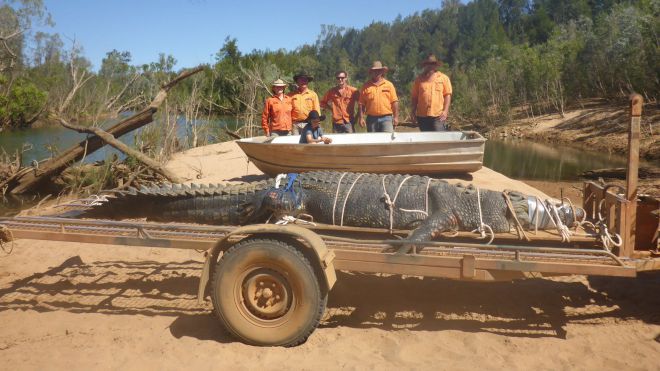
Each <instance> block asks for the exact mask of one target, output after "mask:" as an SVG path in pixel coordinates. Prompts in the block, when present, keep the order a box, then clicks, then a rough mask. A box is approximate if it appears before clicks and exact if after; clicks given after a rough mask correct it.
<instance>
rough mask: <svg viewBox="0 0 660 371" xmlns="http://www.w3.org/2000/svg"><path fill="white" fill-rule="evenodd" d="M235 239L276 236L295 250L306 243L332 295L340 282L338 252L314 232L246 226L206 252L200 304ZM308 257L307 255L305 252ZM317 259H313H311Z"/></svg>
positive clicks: (313, 261)
mask: <svg viewBox="0 0 660 371" xmlns="http://www.w3.org/2000/svg"><path fill="white" fill-rule="evenodd" d="M235 235H247V237H246V238H250V237H253V236H268V235H270V236H274V237H281V238H284V240H285V241H286V242H290V243H293V244H294V247H299V246H300V245H301V244H300V243H299V242H298V240H296V238H300V239H302V240H303V241H304V242H305V244H304V246H305V247H308V248H311V249H309V250H311V252H312V253H313V254H306V255H307V256H308V257H310V259H309V260H310V263H311V264H312V265H313V266H314V268H315V269H316V270H317V271H318V272H322V274H321V275H322V277H319V279H320V280H322V281H321V283H323V284H324V286H325V287H326V288H327V290H328V291H329V290H330V289H332V287H333V286H334V284H335V282H336V281H337V274H336V273H335V267H334V263H333V260H334V258H335V254H334V252H332V250H329V249H328V247H327V246H326V245H325V242H324V241H323V239H322V238H321V237H320V236H319V235H318V234H316V233H314V232H313V231H311V230H309V229H307V228H303V227H299V226H296V225H277V224H255V225H246V226H243V227H239V228H236V229H235V230H233V231H231V232H230V233H228V234H227V235H226V236H225V237H223V238H222V239H221V240H219V241H218V242H217V243H216V244H215V246H213V247H212V248H210V249H209V250H207V251H206V253H205V255H206V260H205V262H204V268H203V269H202V275H201V277H200V279H199V288H198V291H197V301H198V302H199V303H203V302H204V297H205V296H206V290H207V287H208V284H209V281H210V279H211V274H212V269H213V267H215V263H216V262H217V261H218V257H219V255H220V253H221V252H223V251H226V250H227V249H229V248H230V247H231V246H233V245H234V244H235V243H234V242H232V241H230V238H231V237H232V236H235ZM303 253H305V251H303ZM311 257H313V258H311Z"/></svg>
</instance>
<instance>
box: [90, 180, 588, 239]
mask: <svg viewBox="0 0 660 371" xmlns="http://www.w3.org/2000/svg"><path fill="white" fill-rule="evenodd" d="M294 177H295V179H294ZM288 180H289V182H288V183H289V184H288V185H284V184H283V185H280V186H278V187H275V184H274V182H273V180H266V181H259V182H251V183H242V184H237V185H194V184H193V185H189V186H186V185H162V186H156V187H150V188H147V187H143V188H142V189H129V190H128V191H124V192H121V193H118V194H116V195H115V198H112V199H110V201H109V202H107V203H104V204H102V205H100V206H96V207H93V208H91V209H90V210H88V211H87V212H86V215H87V216H95V217H99V216H101V217H114V218H131V217H147V219H148V220H159V221H178V222H194V223H205V224H216V225H244V224H252V223H263V222H266V221H267V220H268V219H269V218H272V217H273V215H274V216H275V218H280V217H281V216H284V215H289V216H293V217H302V216H303V215H305V216H307V217H309V218H310V219H312V220H313V221H314V222H319V223H325V224H332V225H340V226H356V227H371V228H385V229H389V230H393V229H402V230H410V231H411V233H410V234H409V235H408V237H407V239H408V240H409V241H410V242H411V243H415V242H417V243H421V242H424V241H429V240H432V239H434V238H438V237H440V235H441V234H442V233H443V232H451V231H475V230H479V231H481V230H483V229H484V228H489V229H491V230H492V232H494V233H499V232H509V231H510V230H511V229H512V228H516V226H519V228H522V229H528V230H529V229H534V228H538V229H551V228H555V227H556V223H557V222H558V221H561V223H563V224H565V225H571V224H572V223H573V222H574V221H575V220H579V219H581V218H582V217H583V213H584V211H583V210H581V209H575V208H573V207H568V206H567V205H558V207H557V208H554V207H552V206H550V205H549V204H548V203H545V202H544V201H540V200H538V199H537V198H536V197H534V196H528V195H522V194H519V193H503V192H497V191H492V190H486V189H478V188H477V187H474V186H473V185H468V186H464V185H461V184H456V185H453V184H449V183H447V182H446V181H444V180H440V179H435V178H429V177H425V176H417V175H398V174H396V175H395V174H386V175H383V174H368V173H350V172H343V173H342V172H332V171H315V172H307V173H301V174H296V175H292V174H289V176H288ZM287 186H288V187H289V188H288V189H287ZM576 216H577V217H576Z"/></svg>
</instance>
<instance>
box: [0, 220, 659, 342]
mask: <svg viewBox="0 0 660 371" xmlns="http://www.w3.org/2000/svg"><path fill="white" fill-rule="evenodd" d="M0 231H4V236H3V234H0V239H4V240H5V241H11V240H16V239H32V240H47V241H68V242H81V243H94V244H112V245H127V246H145V247H160V248H175V249H195V250H200V251H203V252H204V254H205V256H206V262H205V264H204V267H203V270H202V275H201V278H200V282H199V289H198V300H199V301H200V302H202V301H203V300H205V299H206V298H207V297H208V296H211V300H212V302H213V307H214V310H215V312H216V314H217V315H218V317H219V319H220V321H221V322H222V324H223V325H224V326H225V327H226V328H227V329H228V330H229V332H230V333H232V334H233V335H235V336H236V337H237V338H238V339H240V340H241V341H244V342H246V343H250V344H256V345H296V344H299V343H301V342H302V341H304V340H305V339H306V338H307V336H309V335H310V334H311V332H312V331H313V330H314V329H315V328H316V326H317V324H318V321H319V320H320V316H321V315H322V312H323V308H325V303H326V300H327V295H328V293H329V291H330V290H331V289H332V286H333V285H334V283H335V281H336V273H335V271H336V270H346V271H359V272H374V273H389V274H401V275H414V276H425V277H444V278H450V279H459V280H486V281H489V280H490V281H492V280H511V279H518V278H528V277H540V276H544V275H545V276H555V275H569V274H584V275H602V276H620V277H635V276H636V275H637V273H638V272H640V271H648V270H657V269H660V258H654V257H652V256H645V257H618V256H616V255H615V254H613V253H612V252H610V251H607V250H604V249H602V248H597V245H596V244H595V243H594V241H595V240H594V238H585V237H583V238H578V239H576V240H575V241H573V242H572V244H571V246H572V247H557V246H556V243H555V242H556V238H555V239H553V237H552V236H547V235H546V236H536V240H535V241H532V245H521V244H520V243H521V242H520V241H518V240H517V239H516V237H515V235H513V234H511V235H498V239H497V241H500V240H504V241H506V243H500V244H491V245H485V244H478V243H470V242H463V241H462V240H461V238H460V237H461V236H459V238H458V239H453V240H454V241H449V242H428V243H425V246H426V247H425V249H424V250H423V251H422V252H420V253H416V252H412V253H409V254H402V255H400V254H397V253H396V252H395V251H396V250H397V249H396V248H393V247H396V246H398V245H400V244H401V243H403V241H401V240H399V239H396V238H394V239H392V237H391V236H390V239H386V238H383V237H381V236H386V235H387V232H388V231H385V230H375V229H367V228H351V227H334V226H324V225H319V226H307V227H302V226H299V225H276V224H258V225H248V226H243V227H232V226H206V225H191V224H174V223H173V224H163V223H153V222H119V221H109V220H79V219H68V218H53V217H15V218H0ZM403 232H404V231H394V233H395V235H396V234H402V233H403ZM264 285H265V286H264Z"/></svg>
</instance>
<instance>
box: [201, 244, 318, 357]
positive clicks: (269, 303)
mask: <svg viewBox="0 0 660 371" xmlns="http://www.w3.org/2000/svg"><path fill="white" fill-rule="evenodd" d="M211 299H212V301H213V308H214V310H215V313H216V315H217V316H218V318H219V319H220V322H221V323H222V325H223V326H224V327H225V328H226V329H227V330H228V331H229V332H230V333H231V334H232V335H234V336H236V337H237V338H238V339H240V340H241V341H243V342H245V343H248V344H253V345H267V346H294V345H298V344H300V343H302V342H304V341H305V340H306V339H307V337H308V336H309V335H310V334H311V333H312V332H313V331H314V329H315V328H316V326H317V325H318V323H319V321H320V320H321V316H322V315H323V312H324V311H325V305H326V303H327V293H322V290H321V286H320V284H319V280H318V278H317V277H316V275H315V274H314V269H313V268H312V266H311V264H310V263H309V261H308V260H307V259H306V258H305V257H304V256H303V254H302V253H301V252H299V251H298V250H296V249H295V248H293V247H292V246H290V245H288V244H286V243H284V242H282V241H277V240H272V239H249V240H245V241H241V242H239V243H238V244H236V245H234V246H233V247H231V248H230V249H229V250H227V252H226V253H225V254H224V255H223V256H222V258H221V259H220V261H218V263H217V266H216V269H215V274H214V277H213V287H212V294H211Z"/></svg>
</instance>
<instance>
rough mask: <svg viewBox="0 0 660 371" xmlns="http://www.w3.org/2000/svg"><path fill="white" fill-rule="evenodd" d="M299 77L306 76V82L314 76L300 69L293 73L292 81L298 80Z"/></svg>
mask: <svg viewBox="0 0 660 371" xmlns="http://www.w3.org/2000/svg"><path fill="white" fill-rule="evenodd" d="M301 77H305V78H307V81H308V82H309V81H312V80H314V76H312V75H310V74H308V73H307V72H306V71H300V72H298V73H297V74H295V75H293V81H298V79H299V78H301Z"/></svg>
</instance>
